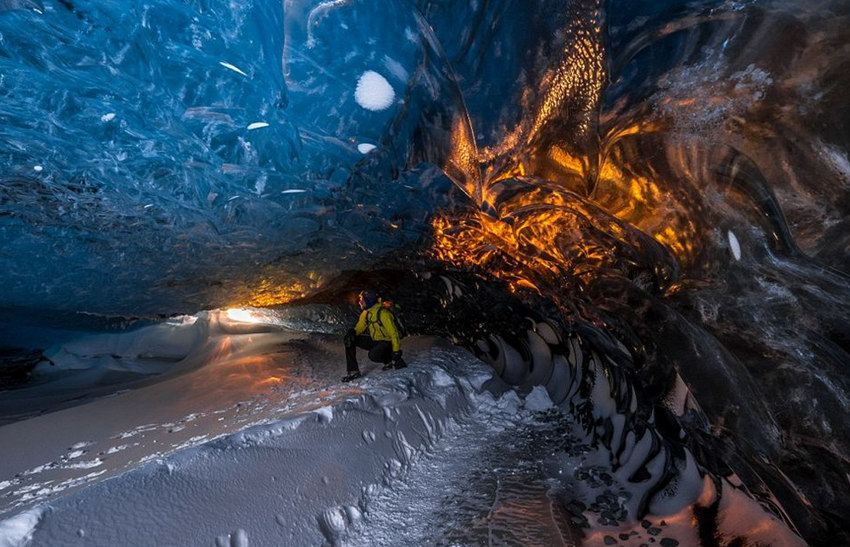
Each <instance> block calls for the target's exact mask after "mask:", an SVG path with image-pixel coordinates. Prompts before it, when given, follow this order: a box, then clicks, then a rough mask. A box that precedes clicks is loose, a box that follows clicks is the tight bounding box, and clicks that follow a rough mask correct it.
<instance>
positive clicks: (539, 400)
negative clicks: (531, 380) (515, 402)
mask: <svg viewBox="0 0 850 547" xmlns="http://www.w3.org/2000/svg"><path fill="white" fill-rule="evenodd" d="M552 406H553V404H552V399H550V398H549V392H548V391H546V388H545V387H543V386H534V387H533V388H532V389H531V393H529V394H528V395H527V396H526V397H525V409H526V410H530V411H531V412H543V411H544V410H548V409H550V408H552Z"/></svg>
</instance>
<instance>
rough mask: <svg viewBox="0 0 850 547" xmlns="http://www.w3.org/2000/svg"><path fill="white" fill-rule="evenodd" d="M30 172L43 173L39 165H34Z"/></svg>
mask: <svg viewBox="0 0 850 547" xmlns="http://www.w3.org/2000/svg"><path fill="white" fill-rule="evenodd" d="M32 170H33V171H35V172H36V173H41V172H42V171H44V167H42V166H40V165H34V166H33V168H32Z"/></svg>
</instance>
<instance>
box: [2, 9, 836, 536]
mask: <svg viewBox="0 0 850 547" xmlns="http://www.w3.org/2000/svg"><path fill="white" fill-rule="evenodd" d="M849 18H850V12H848V8H847V6H845V5H844V3H842V2H839V1H824V2H814V3H806V4H805V5H801V4H800V3H799V2H794V1H790V0H788V1H785V0H778V1H771V2H765V1H755V0H753V1H744V2H738V1H712V0H700V1H696V2H681V1H676V0H641V1H619V0H610V1H609V2H601V1H598V0H571V1H567V2H564V1H561V0H541V1H539V2H520V1H514V0H496V1H483V0H469V1H457V2H438V1H430V0H420V1H417V2H407V1H401V0H392V1H386V2H373V1H367V0H336V1H320V0H287V1H285V2H270V1H265V0H255V1H253V2H245V3H223V2H218V1H200V2H174V1H170V0H169V1H162V0H157V1H147V0H145V1H134V0H130V1H125V0H122V1H119V2H113V3H108V4H103V3H98V2H87V1H74V0H71V1H67V0H61V1H58V2H53V1H48V2H43V1H41V0H7V1H5V2H0V166H2V172H0V242H2V247H0V271H2V272H3V273H2V278H0V282H2V287H3V290H2V291H0V319H2V321H0V356H2V359H3V374H4V376H2V377H0V378H3V379H5V378H7V376H6V372H5V371H6V369H7V368H8V367H7V366H6V365H10V366H11V365H14V366H15V367H19V368H18V369H16V370H23V371H24V373H16V374H17V375H16V376H15V378H17V380H16V381H19V382H21V383H23V389H22V390H16V391H14V392H4V393H3V395H2V399H0V405H2V406H3V407H4V416H6V417H7V418H14V417H15V416H16V411H15V409H16V405H19V407H20V408H19V409H18V410H17V412H18V414H17V416H18V417H21V416H25V415H31V414H32V412H34V411H38V410H39V409H49V410H53V409H58V408H62V407H66V406H68V405H71V404H74V402H75V401H73V400H72V401H69V400H68V398H69V397H71V398H74V397H77V396H79V395H81V394H85V397H95V396H102V395H105V394H109V393H112V392H113V391H114V389H118V388H121V387H123V388H127V389H130V388H135V387H138V381H139V377H140V374H141V375H144V374H146V373H151V374H152V373H163V374H161V375H160V376H158V377H156V378H153V377H151V378H148V379H147V380H143V382H144V381H150V382H151V383H153V382H155V381H161V380H163V378H169V377H170V376H169V374H170V372H171V371H172V369H173V368H174V365H175V363H176V362H179V361H180V356H181V355H183V352H184V350H185V347H180V346H179V344H176V345H168V344H165V343H163V347H165V346H168V347H169V348H170V350H172V353H168V354H164V355H159V356H156V355H154V356H152V355H149V354H146V353H145V351H144V348H143V347H142V348H139V347H115V348H113V349H114V350H115V351H116V353H114V354H113V353H110V352H106V351H102V352H101V351H100V350H103V349H105V348H107V347H108V346H109V343H105V342H104V344H105V345H100V346H98V347H99V348H100V350H98V352H96V353H97V355H96V357H97V360H96V361H97V366H89V365H90V364H91V363H90V360H89V357H91V356H90V355H85V354H79V353H75V350H74V346H73V344H71V345H69V346H67V348H66V349H67V350H68V351H66V352H65V353H61V352H59V353H53V350H52V349H50V348H53V349H55V346H56V345H57V344H60V343H62V342H67V341H69V340H71V339H73V338H75V337H76V336H77V334H79V332H80V331H86V330H102V329H115V330H118V331H121V330H123V329H125V328H126V327H127V326H128V325H129V326H132V327H133V328H136V327H140V326H143V325H148V324H151V323H158V324H159V329H160V330H161V331H162V332H159V331H157V336H160V335H162V336H163V337H167V336H168V331H169V329H172V328H173V327H175V325H173V324H171V325H169V324H168V323H163V322H162V321H161V320H163V319H165V318H166V317H168V316H172V315H173V314H175V313H179V314H191V315H188V316H186V317H196V315H195V314H196V313H197V310H199V309H214V308H217V307H219V306H234V305H255V306H256V305H261V306H271V305H278V304H283V303H287V302H290V301H292V300H293V299H297V298H301V297H305V296H306V297H308V298H310V299H312V300H310V301H312V302H315V303H317V304H321V305H327V304H329V303H330V304H331V305H333V306H336V309H335V311H333V312H331V313H330V315H331V316H333V317H334V322H333V326H332V327H331V328H329V329H325V330H330V331H334V332H336V331H337V330H340V329H341V327H342V326H343V325H346V324H347V323H348V322H349V317H348V314H349V313H353V310H351V309H346V308H345V303H346V302H351V298H352V297H353V295H354V294H356V292H357V291H358V290H360V289H362V288H363V285H365V284H369V283H377V284H380V283H383V284H382V285H381V286H380V287H379V288H380V289H381V290H383V291H395V293H396V294H394V295H393V297H394V298H396V299H397V300H398V301H399V302H400V303H402V304H403V306H404V307H405V309H406V310H408V314H407V318H408V319H409V320H410V321H411V323H412V324H414V325H415V326H416V327H417V328H418V331H419V332H425V333H430V334H438V335H441V336H445V337H446V338H448V339H451V340H452V341H454V342H456V343H458V344H459V345H462V346H464V347H466V348H467V349H469V350H471V351H473V352H474V353H475V354H476V356H478V357H480V358H482V359H483V360H485V361H486V362H488V363H489V364H491V365H492V366H493V368H494V370H495V372H496V373H497V374H498V375H500V376H501V378H502V379H503V380H505V381H506V382H507V383H509V384H512V385H516V386H518V387H519V390H520V392H521V393H523V394H524V393H526V392H528V391H529V390H530V389H531V388H532V385H533V384H537V385H538V386H539V385H543V384H545V385H546V386H547V390H548V391H547V393H548V394H549V395H550V397H554V398H555V399H559V401H557V403H558V404H562V403H564V401H565V399H563V398H562V396H566V395H569V396H571V397H577V398H576V399H574V402H575V404H573V405H572V406H570V405H569V404H564V407H565V408H564V410H565V417H564V419H566V420H569V419H578V420H579V421H582V420H583V419H584V420H585V421H587V420H591V422H592V423H590V424H588V423H585V424H583V425H584V426H586V427H587V428H588V430H591V431H592V432H593V435H595V440H598V441H600V442H602V444H603V445H606V446H608V448H611V449H614V448H617V449H620V452H623V451H625V452H629V453H631V451H633V450H636V449H637V448H636V447H640V449H641V450H644V449H646V454H644V455H645V456H647V458H648V459H647V461H645V462H643V463H644V464H646V465H642V466H639V467H641V469H640V470H641V471H645V472H646V473H647V474H648V475H649V477H650V479H652V480H655V479H657V477H659V476H661V475H659V474H657V473H654V471H657V467H660V468H663V471H664V473H662V474H663V475H664V476H665V477H666V479H665V481H664V484H670V485H679V484H688V485H691V486H693V485H694V484H696V481H695V478H697V477H698V478H700V479H706V478H711V479H712V480H715V482H713V483H712V484H713V485H714V487H715V489H716V490H718V492H715V494H718V495H717V496H707V497H709V498H712V499H718V500H720V499H722V500H726V501H729V500H735V499H738V498H737V497H736V496H738V494H740V493H741V492H744V493H745V494H746V495H745V497H746V498H747V499H750V500H758V501H759V502H760V504H761V505H762V506H763V507H766V508H768V509H767V510H768V511H772V512H773V513H771V514H775V515H779V516H781V517H782V518H784V519H785V521H786V522H787V523H788V526H789V527H791V528H793V529H794V530H795V531H796V532H799V533H800V534H801V535H802V536H803V537H805V538H806V539H807V540H808V541H809V542H811V543H823V542H825V541H827V538H830V539H832V538H835V537H840V538H847V537H850V535H848V532H847V526H846V522H845V519H844V516H843V515H844V514H845V513H847V512H848V511H850V505H848V500H850V483H848V482H847V480H846V478H847V476H849V475H848V474H850V466H848V464H847V458H846V454H848V453H850V445H848V442H850V441H848V439H850V421H848V420H847V419H846V416H847V414H848V410H850V385H848V375H847V366H846V365H847V363H848V362H850V327H848V325H850V312H848V309H847V305H846V303H847V302H848V301H850V282H848V277H847V274H848V272H849V271H850V267H849V266H848V265H850V260H848V256H850V255H848V252H847V249H848V247H850V244H848V242H850V229H848V224H847V222H848V218H850V215H848V214H847V211H848V207H850V202H848V200H847V195H848V188H850V162H848V148H850V145H849V144H848V143H850V134H848V128H847V124H846V123H844V120H846V119H847V117H848V104H850V103H848V101H847V98H846V93H845V91H844V90H846V89H847V87H848V85H850V82H848V80H847V71H846V70H845V68H846V62H847V55H848V54H847V51H846V47H845V45H846V43H847V38H848V35H847V29H848V28H850V24H848V19H849ZM351 270H356V271H355V272H352V271H351ZM387 272H389V273H387ZM339 274H341V275H339ZM338 275H339V276H338ZM452 279H454V280H455V281H459V282H457V283H454V282H453V281H451V280H452ZM381 280H383V281H381ZM444 281H445V283H444ZM443 285H445V286H443ZM79 312H82V313H79ZM212 313H217V312H212ZM186 320H187V321H191V319H186ZM180 321H183V319H177V318H175V319H172V320H171V322H172V323H173V322H180ZM213 322H215V319H213ZM201 324H205V323H204V322H203V321H202V322H201ZM307 328H309V327H307ZM577 333H578V334H577ZM208 334H209V333H199V335H198V336H199V338H198V339H199V340H206V339H207V338H206V336H207V335H208ZM579 334H580V336H579ZM606 341H607V342H606ZM100 342H103V340H101V341H100ZM609 342H610V343H609ZM110 343H111V342H110ZM80 347H83V348H85V347H87V346H86V344H85V343H84V344H83V345H82V346H77V349H80ZM576 348H578V349H580V351H578V350H577V349H576ZM219 349H220V350H221V351H225V350H227V348H224V347H222V348H219ZM594 352H596V354H595V357H594V358H593V359H589V360H584V361H581V362H572V361H570V358H571V357H572V358H573V361H576V359H577V357H576V356H577V355H579V354H581V355H584V356H593V355H594ZM249 353H250V351H249ZM202 355H203V356H204V357H205V358H208V357H209V354H205V353H202ZM116 356H119V357H120V358H119V357H116ZM42 357H47V358H53V357H55V358H56V362H62V363H64V365H65V366H67V368H66V369H64V370H65V371H66V372H65V373H60V375H58V376H57V377H54V378H52V379H50V380H46V379H45V378H44V377H38V374H36V375H35V376H27V374H26V371H27V370H28V368H27V367H28V366H31V365H33V364H35V363H36V362H39V361H41V358H42ZM249 360H250V359H249ZM48 363H49V362H48V361H41V364H39V365H38V367H39V368H38V369H37V371H36V373H40V372H43V370H42V369H44V368H45V367H49V366H50V365H49V364H48ZM189 364H190V365H191V366H196V367H203V366H204V364H205V361H204V359H203V358H201V357H199V358H198V359H197V360H196V361H193V360H191V359H189ZM74 366H78V367H82V368H79V369H78V370H77V371H72V372H67V370H68V369H73V367H74ZM246 366H247V365H246ZM48 370H50V369H48ZM568 370H569V371H571V373H574V376H573V379H572V380H570V384H564V383H559V382H558V381H557V380H558V379H561V380H563V379H564V378H565V377H566V371H568ZM553 371H557V375H556V374H555V372H553ZM547 375H548V380H547V379H546V378H544V376H547ZM12 376H13V375H11V374H10V375H9V376H8V377H12ZM237 376H238V375H237ZM249 376H250V375H249ZM578 377H581V381H578V380H575V378H578ZM553 378H554V380H553ZM53 380H56V381H55V382H54V381H53ZM243 380H245V383H244V384H243V386H249V384H250V382H249V381H248V379H245V378H243ZM290 380H291V381H297V375H293V378H292V379H290ZM573 380H575V381H573ZM288 381H289V380H288ZM39 382H44V383H39ZM606 388H610V389H609V393H607V394H606V393H605V389H606ZM245 389H246V390H249V389H248V387H245ZM249 391H250V390H249ZM615 392H616V393H615ZM556 395H557V397H556ZM606 395H607V396H609V397H607V398H606ZM127 397H128V398H129V399H132V397H130V396H129V395H128V396H127ZM609 399H611V400H609ZM83 400H86V401H87V400H88V399H83ZM122 400H127V399H122ZM570 400H571V401H573V399H570ZM612 400H613V401H614V402H613V403H612V402H611V401H612ZM76 402H80V400H77V401H76ZM139 404H141V405H142V406H145V404H144V403H139ZM234 404H236V403H234ZM10 409H11V410H10ZM191 414H192V411H187V414H186V415H191ZM174 419H176V417H174ZM166 423H172V422H166ZM175 423H176V422H175ZM623 424H627V425H623ZM13 425H14V424H13ZM140 425H145V424H140ZM175 427H180V426H179V425H175ZM629 434H631V435H632V436H631V437H629ZM641 439H643V440H644V441H643V444H641V442H639V441H640V440H641ZM78 441H79V439H75V440H70V439H69V443H68V446H66V447H64V448H63V450H69V451H70V452H69V453H68V454H65V455H64V456H63V457H66V458H70V456H69V454H71V453H75V452H77V451H78V450H84V448H74V449H71V448H69V447H73V446H75V444H76V443H77V442H78ZM647 445H650V446H649V448H647ZM113 448H114V447H113ZM615 452H617V451H616V450H613V451H612V453H611V454H610V456H611V458H612V460H611V462H610V463H611V466H612V468H613V467H617V466H621V462H620V461H619V457H620V454H616V453H615ZM149 453H150V452H149ZM659 454H661V456H659ZM514 456H516V457H518V458H521V454H520V453H514ZM56 458H59V459H55V458H54V459H52V460H50V461H52V462H54V463H57V462H58V463H57V466H58V467H57V469H60V470H61V473H65V472H67V473H72V474H73V473H82V472H83V471H85V472H86V473H87V474H96V473H98V471H97V465H96V464H97V463H98V461H97V459H96V458H93V459H85V460H79V461H76V460H77V458H70V459H68V461H67V462H66V461H65V460H62V459H61V457H60V456H58V455H57V456H56ZM662 459H663V460H664V465H663V466H662V465H660V463H661V460H662ZM43 463H44V462H39V463H32V462H31V465H24V466H23V467H21V469H22V470H34V469H38V466H40V465H42V464H43ZM66 463H67V465H65V464H66ZM78 464H79V469H77V468H75V467H73V466H74V465H78ZM88 466H90V468H87V467H88ZM626 468H627V469H628V468H630V466H626ZM612 470H613V469H612ZM75 476H76V475H75ZM80 476H81V477H84V476H85V474H83V475H80ZM682 477H684V478H682ZM631 478H633V479H634V481H633V482H638V483H639V482H643V483H644V485H645V486H647V484H648V483H652V481H648V480H646V475H644V474H642V473H638V474H637V475H635V476H634V477H631ZM667 479H669V480H667ZM685 479H687V480H685ZM57 480H58V483H57V484H52V485H51V486H44V485H41V486H40V487H39V489H43V488H46V489H47V491H50V489H51V488H55V487H58V486H59V485H62V484H64V481H65V480H71V479H70V478H65V479H61V480H59V479H57ZM723 481H726V482H723ZM653 484H654V483H653ZM724 484H726V485H731V486H729V487H728V488H727V487H724V486H723V485H724ZM21 488H26V486H22V487H21ZM694 488H696V487H694ZM706 488H707V487H706ZM39 489H36V490H35V491H36V492H37V491H38V490H39ZM727 489H728V492H727ZM645 490H647V491H644V496H643V497H642V498H640V501H631V502H629V503H631V504H632V505H633V506H636V507H639V508H642V509H640V510H638V509H635V513H636V514H635V515H632V516H635V517H636V518H640V516H638V514H639V513H641V511H643V509H645V507H644V506H645V505H646V506H653V505H652V503H655V501H658V500H659V499H660V500H661V501H660V502H659V503H661V502H663V501H664V499H665V496H664V495H663V492H664V491H662V493H661V494H659V493H656V492H649V491H648V490H649V489H648V488H646V489H645ZM719 493H722V494H723V495H719ZM31 494H32V492H30V491H25V492H23V493H22V495H31ZM647 500H655V501H652V502H651V503H650V502H649V501H647ZM726 501H724V503H725V502H726ZM644 502H646V503H644ZM718 503H719V502H718ZM562 505H563V504H562ZM627 505H628V504H627ZM689 507H691V509H690V510H693V511H695V514H696V513H697V512H700V511H699V508H700V507H701V506H700V505H699V504H698V503H694V504H691V505H690V506H689ZM712 507H715V508H717V505H716V504H715V505H712ZM578 512H579V513H581V511H578ZM700 514H701V515H702V516H701V517H700V518H701V522H703V523H708V524H706V525H705V526H703V527H702V528H701V529H702V533H704V534H706V536H712V534H713V532H712V529H711V525H712V524H711V523H715V524H717V523H722V522H723V519H722V518H719V517H718V515H713V516H712V515H711V514H708V515H707V514H706V511H702V512H701V513H700ZM331 516H332V515H331ZM606 518H607V517H606ZM760 518H766V517H760ZM771 518H772V517H771ZM609 520H610V519H609ZM770 522H773V521H770ZM668 524H669V523H668ZM723 526H725V525H723ZM721 527H722V526H721ZM733 529H734V527H733ZM730 533H731V532H730ZM736 533H737V532H736ZM733 535H734V534H733ZM240 537H241V536H240ZM712 537H713V536H712ZM233 541H237V540H236V539H234V540H233ZM238 541H241V539H239V540H238ZM730 541H731V540H730Z"/></svg>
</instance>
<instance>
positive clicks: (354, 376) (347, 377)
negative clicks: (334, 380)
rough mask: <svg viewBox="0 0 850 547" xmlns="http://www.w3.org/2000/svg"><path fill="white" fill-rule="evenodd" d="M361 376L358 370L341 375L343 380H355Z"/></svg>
mask: <svg viewBox="0 0 850 547" xmlns="http://www.w3.org/2000/svg"><path fill="white" fill-rule="evenodd" d="M361 376H362V374H360V371H359V370H355V371H354V372H350V373H348V374H347V375H345V376H343V377H342V381H343V382H350V381H352V380H356V379H358V378H360V377H361Z"/></svg>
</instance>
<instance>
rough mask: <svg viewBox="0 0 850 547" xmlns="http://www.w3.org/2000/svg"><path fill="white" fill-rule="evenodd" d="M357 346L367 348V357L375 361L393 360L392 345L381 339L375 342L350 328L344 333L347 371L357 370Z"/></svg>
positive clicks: (386, 361)
mask: <svg viewBox="0 0 850 547" xmlns="http://www.w3.org/2000/svg"><path fill="white" fill-rule="evenodd" d="M357 348H363V349H367V350H369V359H370V360H372V361H374V362H376V363H389V362H390V361H392V360H393V345H392V343H391V342H388V341H386V340H381V341H379V342H376V341H375V340H372V338H371V337H369V336H366V335H365V334H360V335H358V334H355V333H354V329H350V330H349V331H348V333H346V335H345V367H346V369H347V370H348V372H354V371H356V370H359V368H358V367H357Z"/></svg>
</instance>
